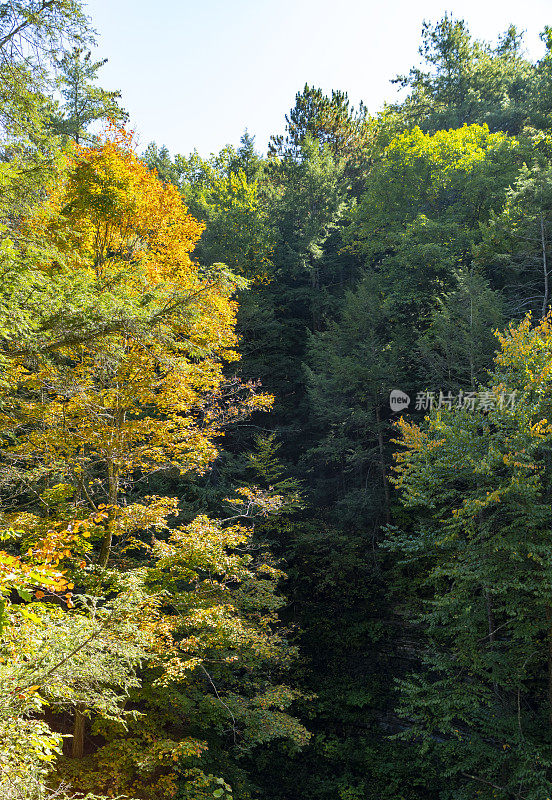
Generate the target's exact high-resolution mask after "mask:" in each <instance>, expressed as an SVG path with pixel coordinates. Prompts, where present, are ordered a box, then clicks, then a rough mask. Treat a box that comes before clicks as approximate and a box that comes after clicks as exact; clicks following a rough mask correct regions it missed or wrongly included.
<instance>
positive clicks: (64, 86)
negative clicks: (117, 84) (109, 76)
mask: <svg viewBox="0 0 552 800" xmlns="http://www.w3.org/2000/svg"><path fill="white" fill-rule="evenodd" d="M91 55H92V53H91V52H90V50H88V51H85V50H84V49H83V48H82V47H74V48H73V50H71V51H69V52H66V53H64V54H63V58H62V59H61V60H60V61H59V62H58V63H57V70H58V73H59V75H58V78H57V85H58V88H59V90H60V92H61V95H62V97H63V100H64V103H63V105H62V106H61V108H60V109H59V111H56V113H54V115H53V117H52V119H51V121H50V126H51V128H52V130H53V131H54V132H55V133H57V134H60V135H62V136H68V137H69V138H70V139H72V140H73V141H74V142H76V143H77V144H78V143H79V142H80V141H83V142H90V141H94V136H93V135H91V134H90V133H89V132H88V127H89V126H90V124H91V123H93V122H96V121H98V120H104V121H105V120H108V119H111V120H113V121H115V122H124V121H125V119H126V113H125V112H124V111H123V110H122V109H121V108H120V106H119V105H118V100H119V99H120V97H121V93H120V92H107V91H106V90H105V89H101V88H100V87H98V86H96V85H95V82H96V81H97V79H98V76H97V72H98V70H99V69H101V67H103V66H104V64H106V63H107V59H103V61H95V62H94V61H91V60H90V57H91Z"/></svg>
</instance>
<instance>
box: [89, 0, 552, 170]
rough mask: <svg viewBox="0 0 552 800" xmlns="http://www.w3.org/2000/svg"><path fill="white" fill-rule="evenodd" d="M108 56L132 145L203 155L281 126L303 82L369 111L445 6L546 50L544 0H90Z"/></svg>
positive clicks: (535, 50) (491, 32) (107, 70)
mask: <svg viewBox="0 0 552 800" xmlns="http://www.w3.org/2000/svg"><path fill="white" fill-rule="evenodd" d="M86 8H87V11H88V14H89V15H90V16H91V18H92V22H93V25H94V27H95V28H96V30H97V31H98V33H99V47H98V48H97V51H96V52H95V53H94V55H95V57H97V58H98V59H99V58H108V59H109V63H108V64H106V66H105V67H104V68H103V70H102V72H101V81H100V82H101V85H102V86H103V87H104V88H106V89H120V90H121V91H122V95H123V105H124V107H125V108H126V109H127V111H129V112H130V123H131V127H132V128H134V130H135V131H136V133H137V134H138V137H139V142H140V145H141V147H145V146H146V145H147V144H148V142H150V141H152V140H154V141H156V142H157V144H158V145H163V144H166V145H167V147H168V148H169V149H170V150H171V152H172V153H183V154H186V153H189V152H190V151H191V150H193V149H194V147H195V148H197V150H198V151H199V152H200V153H201V154H202V155H208V154H209V153H210V152H217V151H218V150H220V148H221V147H223V146H224V145H225V144H227V143H229V144H233V145H237V144H238V142H239V139H240V136H241V135H242V133H243V131H244V130H245V128H248V129H249V132H250V133H251V134H252V135H254V136H255V140H256V145H257V148H258V149H259V150H261V151H264V150H265V149H266V144H267V142H268V138H269V136H270V134H271V133H279V132H282V131H283V128H284V115H285V114H286V113H287V112H288V111H289V109H290V107H291V106H292V105H293V102H294V98H295V93H296V92H297V91H298V90H299V89H301V88H302V87H303V86H304V84H305V82H307V83H309V84H310V85H315V86H320V87H321V88H322V89H324V90H325V91H327V92H329V91H330V90H331V89H342V90H344V91H347V92H348V93H349V97H350V98H351V100H352V101H353V102H354V103H355V104H358V102H359V100H361V99H362V100H364V102H365V104H366V105H367V106H368V110H369V111H370V112H371V113H374V112H376V111H377V110H378V109H380V108H381V107H382V105H383V103H384V102H385V101H388V102H393V101H394V100H395V99H396V96H397V95H396V92H397V89H396V87H395V86H393V85H392V84H390V82H389V81H390V80H391V78H393V77H394V76H395V75H396V74H398V73H403V72H407V71H408V70H409V68H410V67H411V66H413V65H414V64H415V63H416V62H417V61H418V55H417V49H418V46H419V42H420V30H421V26H422V21H423V20H424V19H427V20H430V21H437V20H438V19H440V18H441V17H442V16H443V14H444V13H445V12H446V11H448V12H449V13H451V14H452V15H453V16H454V17H455V18H462V19H464V20H466V22H467V23H468V27H469V29H470V31H471V32H472V34H473V35H474V36H475V37H477V38H482V39H487V40H491V41H493V42H494V41H495V40H496V37H497V35H498V34H499V33H501V32H503V31H504V30H505V29H506V28H507V27H508V25H509V24H510V23H514V24H515V25H516V26H517V27H518V28H520V29H522V30H525V31H526V32H527V33H526V37H525V44H526V48H527V52H528V54H529V55H530V56H531V57H532V58H533V59H538V58H540V56H541V55H542V53H543V52H544V46H543V44H542V42H541V41H540V40H539V32H540V31H541V30H542V29H543V28H544V26H545V25H546V24H548V25H552V2H551V0H523V2H520V0H448V2H446V3H445V2H442V0H424V2H422V3H420V2H416V0H396V1H395V2H389V0H388V2H387V3H385V2H374V1H373V0H364V1H363V0H278V2H275V0H227V2H221V1H220V0H194V2H192V1H191V0H157V2H155V3H153V2H151V0H88V2H87V5H86Z"/></svg>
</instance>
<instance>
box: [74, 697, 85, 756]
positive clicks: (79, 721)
mask: <svg viewBox="0 0 552 800" xmlns="http://www.w3.org/2000/svg"><path fill="white" fill-rule="evenodd" d="M82 709H83V706H82V705H78V706H77V707H76V709H75V723H74V725H73V748H72V752H71V755H72V756H73V758H82V757H83V755H84V729H85V725H86V717H85V716H84V714H83V713H82Z"/></svg>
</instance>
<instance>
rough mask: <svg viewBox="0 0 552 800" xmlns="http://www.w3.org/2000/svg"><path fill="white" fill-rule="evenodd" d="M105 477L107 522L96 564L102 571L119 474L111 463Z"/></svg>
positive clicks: (106, 559)
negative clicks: (107, 483)
mask: <svg viewBox="0 0 552 800" xmlns="http://www.w3.org/2000/svg"><path fill="white" fill-rule="evenodd" d="M107 477H108V482H109V490H108V505H109V508H108V509H107V522H106V529H105V535H104V538H103V539H102V548H101V550H100V557H99V559H98V564H99V566H100V567H101V568H102V569H105V568H106V567H107V562H108V561H109V555H110V553H111V543H112V541H113V521H114V515H115V506H116V505H117V499H118V494H119V474H118V470H117V468H116V467H115V465H114V463H113V461H110V462H109V464H108V467H107Z"/></svg>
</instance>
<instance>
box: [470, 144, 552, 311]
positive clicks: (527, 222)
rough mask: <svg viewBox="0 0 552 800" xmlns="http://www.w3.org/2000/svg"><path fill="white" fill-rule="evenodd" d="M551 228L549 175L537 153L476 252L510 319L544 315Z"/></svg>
mask: <svg viewBox="0 0 552 800" xmlns="http://www.w3.org/2000/svg"><path fill="white" fill-rule="evenodd" d="M539 162H540V163H539ZM551 225H552V171H551V169H550V166H549V161H548V159H543V158H542V156H541V155H540V154H539V153H538V151H537V154H536V158H535V163H534V164H533V165H532V166H531V167H529V166H527V164H524V165H523V167H522V168H521V170H520V172H519V175H518V176H517V178H516V181H515V183H514V184H513V186H512V187H511V188H510V189H509V191H508V193H507V197H506V202H505V203H504V207H503V209H502V210H501V211H500V212H496V213H493V214H492V215H491V217H490V219H489V222H488V224H487V225H486V226H485V227H484V228H483V242H482V244H481V246H480V248H479V250H478V261H479V263H480V264H482V265H483V266H484V268H485V269H486V271H487V273H488V275H489V277H490V278H491V280H492V281H493V283H494V284H495V285H496V286H497V287H498V288H501V289H502V291H503V293H504V295H505V297H506V298H507V303H508V307H509V311H510V314H511V315H512V316H516V317H519V316H521V315H522V314H523V313H525V312H526V311H527V310H531V311H533V312H534V313H536V314H538V315H539V316H540V317H541V318H542V317H545V316H546V314H547V313H548V309H549V307H550V298H551V289H550V269H551V267H550V264H551V257H552V254H551V252H550V236H551Z"/></svg>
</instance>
